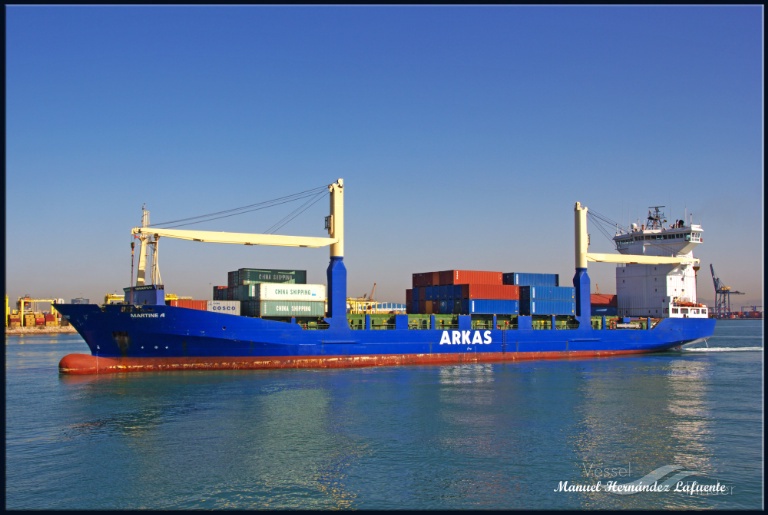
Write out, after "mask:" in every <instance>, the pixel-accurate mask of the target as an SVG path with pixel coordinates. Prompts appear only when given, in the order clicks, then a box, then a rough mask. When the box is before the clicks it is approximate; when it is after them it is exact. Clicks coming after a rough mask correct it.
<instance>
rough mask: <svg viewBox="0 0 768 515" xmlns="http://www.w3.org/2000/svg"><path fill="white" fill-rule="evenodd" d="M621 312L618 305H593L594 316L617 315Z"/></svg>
mask: <svg viewBox="0 0 768 515" xmlns="http://www.w3.org/2000/svg"><path fill="white" fill-rule="evenodd" d="M618 314H619V310H618V308H617V307H616V306H592V316H606V317H615V316H617V315H618Z"/></svg>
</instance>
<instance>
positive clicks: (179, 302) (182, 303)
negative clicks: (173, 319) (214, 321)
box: [168, 299, 208, 311]
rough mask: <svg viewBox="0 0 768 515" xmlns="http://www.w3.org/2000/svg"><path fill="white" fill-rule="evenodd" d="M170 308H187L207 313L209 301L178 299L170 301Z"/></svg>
mask: <svg viewBox="0 0 768 515" xmlns="http://www.w3.org/2000/svg"><path fill="white" fill-rule="evenodd" d="M168 305H169V306H174V307H177V308H187V309H197V310H199V311H207V310H208V307H207V305H208V301H207V300H195V299H176V300H169V301H168Z"/></svg>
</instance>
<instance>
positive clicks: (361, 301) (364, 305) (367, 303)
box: [347, 283, 378, 313]
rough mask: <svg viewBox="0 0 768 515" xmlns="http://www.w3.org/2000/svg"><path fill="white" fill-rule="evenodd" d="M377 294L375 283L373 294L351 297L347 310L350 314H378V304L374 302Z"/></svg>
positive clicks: (372, 289)
mask: <svg viewBox="0 0 768 515" xmlns="http://www.w3.org/2000/svg"><path fill="white" fill-rule="evenodd" d="M375 293H376V283H373V288H371V294H370V295H368V294H367V293H363V296H362V297H349V298H348V299H347V309H348V311H349V312H350V313H376V312H377V309H376V308H377V306H378V302H377V301H376V300H374V298H373V295H374V294H375Z"/></svg>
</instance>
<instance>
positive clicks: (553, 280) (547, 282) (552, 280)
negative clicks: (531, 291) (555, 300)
mask: <svg viewBox="0 0 768 515" xmlns="http://www.w3.org/2000/svg"><path fill="white" fill-rule="evenodd" d="M502 280H503V282H504V284H514V285H517V286H560V276H559V275H558V274H539V273H527V272H506V273H504V274H503V276H502Z"/></svg>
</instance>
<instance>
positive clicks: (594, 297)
mask: <svg viewBox="0 0 768 515" xmlns="http://www.w3.org/2000/svg"><path fill="white" fill-rule="evenodd" d="M589 301H590V303H591V304H592V306H612V307H616V306H617V303H616V302H617V297H616V295H611V294H607V293H593V294H591V295H590V296H589Z"/></svg>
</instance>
